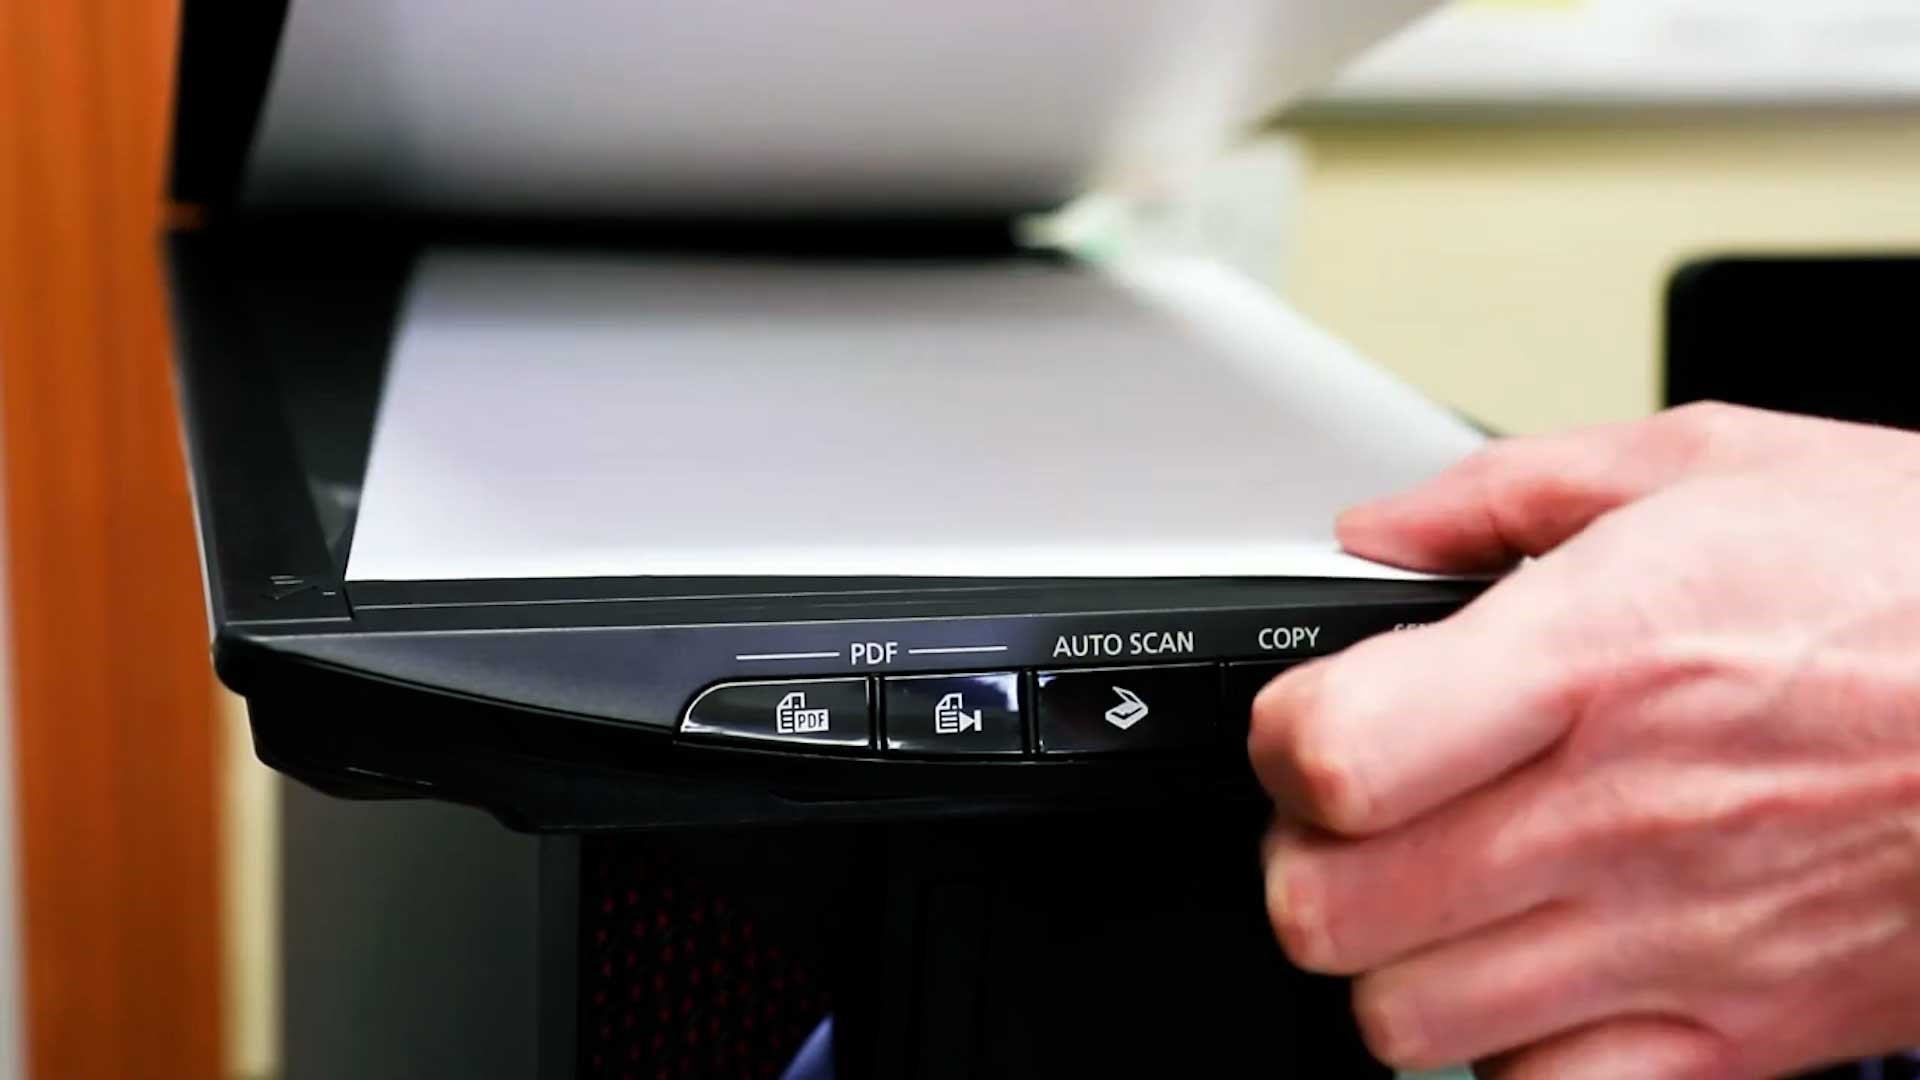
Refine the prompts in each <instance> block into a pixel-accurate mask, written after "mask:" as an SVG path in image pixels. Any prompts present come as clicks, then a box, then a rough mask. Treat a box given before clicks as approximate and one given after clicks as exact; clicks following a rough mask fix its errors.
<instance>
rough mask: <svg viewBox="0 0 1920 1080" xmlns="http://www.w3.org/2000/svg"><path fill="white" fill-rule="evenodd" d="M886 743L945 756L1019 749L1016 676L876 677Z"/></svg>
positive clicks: (1022, 743)
mask: <svg viewBox="0 0 1920 1080" xmlns="http://www.w3.org/2000/svg"><path fill="white" fill-rule="evenodd" d="M881 687H882V689H881V695H880V700H881V703H882V705H883V707H884V709H885V729H886V747H887V750H888V751H890V752H893V753H900V754H926V755H937V756H941V757H945V756H948V755H972V754H1019V753H1022V752H1023V751H1025V750H1026V745H1027V740H1026V732H1025V730H1024V729H1023V727H1022V725H1021V722H1020V676H1018V675H1016V674H1014V673H1013V672H1010V671H1006V672H994V673H990V674H982V675H914V676H889V677H887V678H885V679H882V680H881Z"/></svg>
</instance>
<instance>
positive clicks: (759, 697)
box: [680, 679, 873, 748]
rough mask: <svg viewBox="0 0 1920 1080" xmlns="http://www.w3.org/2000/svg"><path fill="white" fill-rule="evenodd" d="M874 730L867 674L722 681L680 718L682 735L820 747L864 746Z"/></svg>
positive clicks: (696, 700) (702, 695) (695, 701)
mask: <svg viewBox="0 0 1920 1080" xmlns="http://www.w3.org/2000/svg"><path fill="white" fill-rule="evenodd" d="M872 731H873V722H872V717H871V710H870V708H869V707H868V704H867V680H865V679H800V680H795V681H791V682H737V683H722V684H721V685H719V686H715V687H712V688H711V689H709V690H707V691H706V692H705V693H703V694H701V695H700V696H699V697H697V698H694V699H693V704H691V705H689V706H687V715H686V718H685V719H684V720H682V721H681V723H680V733H681V734H683V735H698V736H705V737H713V738H722V739H743V740H750V741H754V742H771V743H791V744H794V745H796V746H811V747H822V748H833V747H845V748H865V747H866V746H867V745H868V744H869V743H870V742H871V741H872Z"/></svg>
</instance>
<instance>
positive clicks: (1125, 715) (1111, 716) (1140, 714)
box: [1107, 686, 1153, 731]
mask: <svg viewBox="0 0 1920 1080" xmlns="http://www.w3.org/2000/svg"><path fill="white" fill-rule="evenodd" d="M1113 692H1114V693H1116V694H1119V695H1120V704H1118V705H1115V706H1114V707H1113V708H1111V709H1108V710H1107V723H1109V724H1112V725H1113V726H1114V727H1117V728H1119V729H1120V730H1121V731H1125V730H1127V729H1128V728H1130V727H1132V726H1133V725H1135V724H1137V723H1139V722H1140V721H1142V720H1145V719H1146V718H1147V714H1148V713H1149V712H1152V711H1153V710H1152V709H1150V708H1148V707H1147V703H1146V702H1144V701H1141V700H1140V695H1139V694H1136V693H1134V692H1133V691H1131V690H1126V689H1122V688H1121V687H1118V686H1116V687H1114V688H1113Z"/></svg>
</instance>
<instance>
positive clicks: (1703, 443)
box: [1338, 406, 1761, 572]
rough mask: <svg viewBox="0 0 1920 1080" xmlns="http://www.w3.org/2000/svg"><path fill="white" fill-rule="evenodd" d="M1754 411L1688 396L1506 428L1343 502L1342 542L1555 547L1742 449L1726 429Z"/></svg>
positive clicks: (1390, 549)
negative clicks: (1529, 429)
mask: <svg viewBox="0 0 1920 1080" xmlns="http://www.w3.org/2000/svg"><path fill="white" fill-rule="evenodd" d="M1759 415H1760V414H1757V413H1752V412H1750V411H1747V410H1732V409H1729V408H1727V407H1725V406H1712V407H1706V408H1700V407H1693V408H1687V409H1677V410H1673V411H1671V412H1668V413H1663V414H1661V415H1660V416H1657V417H1653V418H1651V419H1647V420H1640V421H1634V422H1632V423H1624V424H1608V425H1605V426H1601V427H1593V428H1587V429H1584V430H1580V431H1574V432H1570V433H1568V434H1564V435H1550V436H1537V437H1532V438H1518V439H1506V440H1502V441H1500V442H1496V443H1494V444H1492V445H1491V446H1489V447H1487V448H1486V449H1484V450H1482V451H1480V452H1479V453H1477V454H1475V455H1473V456H1472V457H1470V458H1468V459H1467V460H1465V461H1463V462H1461V463H1460V464H1458V465H1456V466H1454V467H1453V468H1451V469H1448V470H1447V471H1446V472H1443V473H1441V474H1440V475H1439V476H1438V477H1436V478H1434V479H1433V480H1431V481H1429V482H1428V483H1426V484H1423V485H1421V486H1420V487H1418V488H1415V489H1414V490H1412V491H1410V492H1407V493H1405V494H1402V495H1398V496H1394V497H1391V498H1387V499H1383V500H1381V501H1379V502H1374V503H1369V504H1366V505H1364V506H1359V507H1355V508H1354V509H1352V510H1349V511H1348V512H1347V513H1346V514H1344V515H1342V516H1341V518H1340V521H1339V524H1338V531H1339V536H1340V542H1341V543H1342V545H1344V546H1345V547H1346V548H1347V550H1349V551H1351V552H1352V553H1354V554H1356V555H1360V556H1363V557H1365V558H1369V559H1374V560H1377V561H1380V562H1387V563H1393V564H1395V565H1399V566H1405V567H1409V568H1411V569H1416V570H1430V571H1438V572H1470V571H1482V570H1496V569H1500V568H1502V567H1505V566H1508V565H1510V564H1511V563H1513V561H1514V560H1516V559H1518V558H1520V557H1522V556H1528V555H1540V554H1543V553H1545V552H1547V551H1551V550H1552V549H1553V548H1555V547H1558V546H1559V545H1560V544H1561V543H1563V542H1565V541H1566V540H1567V539H1568V538H1569V537H1571V536H1573V535H1574V534H1575V533H1578V532H1579V531H1580V530H1582V529H1584V528H1586V527H1587V526H1588V525H1589V524H1591V523H1592V522H1593V521H1594V519H1596V518H1598V517H1600V516H1601V515H1602V514H1605V513H1607V512H1608V511H1610V510H1613V509H1615V508H1617V507H1620V506H1623V505H1625V504H1627V503H1629V502H1633V501H1634V500H1636V499H1640V498H1644V497H1645V496H1647V495H1650V494H1652V493H1653V492H1655V491H1658V490H1659V489H1661V488H1663V487H1666V486H1668V485H1670V484H1672V483H1674V482H1676V481H1678V480H1680V479H1682V478H1684V477H1686V476H1687V475H1689V474H1691V473H1693V472H1695V471H1697V470H1698V469H1700V468H1702V467H1703V466H1704V465H1705V464H1707V463H1709V462H1710V461H1715V462H1717V461H1724V460H1728V459H1731V458H1736V457H1738V456H1740V451H1739V448H1738V446H1729V440H1727V439H1725V438H1723V437H1721V433H1723V432H1725V431H1726V430H1727V429H1728V428H1736V429H1738V428H1740V427H1742V426H1743V425H1752V424H1757V423H1760V422H1761V421H1759V420H1758V419H1757V417H1758V416H1759ZM1734 441H1735V442H1737V440H1734Z"/></svg>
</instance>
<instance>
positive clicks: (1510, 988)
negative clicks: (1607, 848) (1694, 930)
mask: <svg viewBox="0 0 1920 1080" xmlns="http://www.w3.org/2000/svg"><path fill="white" fill-rule="evenodd" d="M1622 933H1623V931H1622V930H1621V929H1620V928H1618V927H1616V926H1613V925H1611V924H1603V923H1601V922H1600V921H1598V920H1595V919H1592V918H1590V917H1588V916H1587V915H1585V914H1584V912H1583V911H1582V910H1581V909H1577V908H1571V907H1566V906H1554V907H1546V908H1540V909H1537V910H1535V911H1532V912H1529V913H1527V914H1525V915H1522V916H1520V917H1518V918H1515V919H1512V920H1509V921H1507V922H1505V923H1502V924H1501V925H1499V926H1497V927H1494V928H1493V929H1491V930H1488V931H1486V932H1484V933H1480V934H1476V935H1474V936H1472V937H1469V938H1464V939H1461V940H1459V941H1455V942H1450V943H1448V944H1445V945H1441V946H1439V947H1437V948H1434V949H1429V950H1427V951H1426V952H1423V953H1420V954H1418V955H1416V956H1414V957H1411V958H1409V959H1407V960H1404V961H1402V962H1400V963H1397V964H1393V965H1391V966H1388V967H1385V968H1381V969H1380V970H1378V971H1374V972H1370V973H1369V974H1367V975H1364V976H1361V977H1360V979H1358V980H1357V981H1356V982H1355V983H1354V991H1353V995H1354V998H1353V1000H1354V1013H1355V1015H1356V1017H1357V1018H1358V1020H1359V1022H1360V1030H1361V1034H1362V1035H1364V1036H1365V1037H1366V1040H1367V1046H1368V1047H1369V1048H1370V1049H1371V1050H1372V1051H1373V1052H1374V1054H1375V1056H1377V1057H1379V1058H1380V1060H1381V1061H1383V1062H1385V1063H1387V1064H1389V1065H1392V1066H1395V1067H1396V1068H1401V1069H1432V1068H1438V1067H1440V1066H1443V1065H1446V1064H1448V1063H1450V1062H1458V1061H1471V1060H1476V1059H1479V1058H1484V1057H1488V1056H1490V1055H1494V1054H1500V1053H1504V1052H1507V1051H1510V1050H1512V1049H1514V1048H1515V1047H1521V1046H1526V1045H1529V1044H1532V1043H1536V1042H1539V1041H1541V1040H1543V1039H1548V1038H1551V1037H1553V1036H1555V1035H1557V1034H1559V1033H1561V1032H1564V1031H1571V1030H1574V1029H1577V1028H1581V1027H1585V1026H1587V1025H1589V1024H1593V1023H1596V1022H1598V1021H1601V1020H1604V1019H1606V1018H1608V1017H1612V1016H1619V1015H1625V1014H1628V1013H1633V1012H1637V1011H1639V1009H1637V1008H1636V1007H1635V1006H1636V1005H1639V1004H1640V1003H1638V1002H1635V1001H1634V1000H1633V999H1632V995H1633V994H1634V992H1635V991H1634V988H1633V985H1632V983H1631V982H1630V981H1629V973H1627V972H1624V971H1621V970H1618V969H1619V966H1620V964H1621V960H1620V957H1621V956H1623V955H1630V954H1629V953H1628V951H1627V950H1623V949H1622V948H1621V941H1620V937H1621V935H1622Z"/></svg>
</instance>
